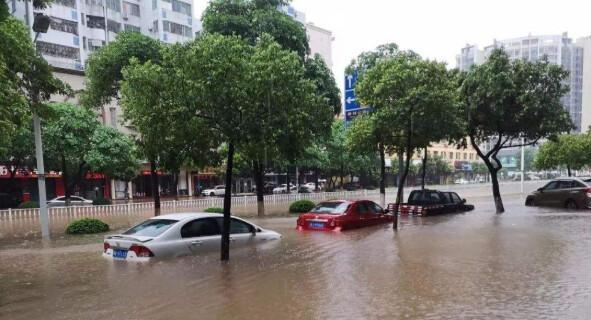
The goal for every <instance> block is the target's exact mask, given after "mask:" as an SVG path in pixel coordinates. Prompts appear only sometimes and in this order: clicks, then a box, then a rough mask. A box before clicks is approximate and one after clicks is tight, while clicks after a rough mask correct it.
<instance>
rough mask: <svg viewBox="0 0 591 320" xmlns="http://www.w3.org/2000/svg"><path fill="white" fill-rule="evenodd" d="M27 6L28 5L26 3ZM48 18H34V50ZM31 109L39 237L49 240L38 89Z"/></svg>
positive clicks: (42, 15)
mask: <svg viewBox="0 0 591 320" xmlns="http://www.w3.org/2000/svg"><path fill="white" fill-rule="evenodd" d="M27 5H28V3H27ZM49 23H50V18H49V17H48V16H46V15H44V14H38V15H36V16H35V21H34V22H33V31H35V32H36V34H35V40H34V41H33V43H34V44H35V48H37V38H38V37H39V34H40V33H47V29H49ZM31 91H32V92H31V95H30V97H31V99H30V100H31V101H29V103H30V104H31V109H32V111H33V130H34V134H35V157H36V158H37V184H38V187H39V220H40V222H41V237H43V238H44V239H49V214H48V212H47V195H46V194H45V191H46V189H45V166H44V163H43V141H42V139H41V119H39V114H38V113H37V107H38V104H39V91H38V88H32V90H31Z"/></svg>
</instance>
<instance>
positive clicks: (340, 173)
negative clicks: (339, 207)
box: [339, 165, 345, 190]
mask: <svg viewBox="0 0 591 320" xmlns="http://www.w3.org/2000/svg"><path fill="white" fill-rule="evenodd" d="M339 175H340V178H341V190H342V189H343V185H344V183H343V176H344V175H345V169H344V167H343V166H342V165H341V172H339Z"/></svg>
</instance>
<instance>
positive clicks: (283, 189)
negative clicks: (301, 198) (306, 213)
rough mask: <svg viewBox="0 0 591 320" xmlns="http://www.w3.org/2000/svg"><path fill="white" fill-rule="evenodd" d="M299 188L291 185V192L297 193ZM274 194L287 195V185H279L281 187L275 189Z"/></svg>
mask: <svg viewBox="0 0 591 320" xmlns="http://www.w3.org/2000/svg"><path fill="white" fill-rule="evenodd" d="M297 189H298V188H297V187H296V186H294V185H292V184H291V183H290V184H289V191H290V192H295V191H296V190H297ZM273 193H275V194H278V193H279V194H280V193H287V184H285V183H284V184H281V185H279V187H277V188H275V189H273Z"/></svg>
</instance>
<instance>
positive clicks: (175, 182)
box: [172, 170, 180, 200]
mask: <svg viewBox="0 0 591 320" xmlns="http://www.w3.org/2000/svg"><path fill="white" fill-rule="evenodd" d="M179 175H180V170H174V171H173V172H172V195H173V196H174V200H178V199H179Z"/></svg>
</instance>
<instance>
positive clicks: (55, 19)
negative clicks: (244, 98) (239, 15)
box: [9, 0, 200, 71]
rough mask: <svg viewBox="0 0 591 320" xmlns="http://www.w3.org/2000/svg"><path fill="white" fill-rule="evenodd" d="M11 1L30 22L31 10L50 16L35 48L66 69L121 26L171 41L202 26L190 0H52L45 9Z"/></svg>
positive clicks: (74, 66)
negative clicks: (49, 20) (45, 29)
mask: <svg viewBox="0 0 591 320" xmlns="http://www.w3.org/2000/svg"><path fill="white" fill-rule="evenodd" d="M9 1H10V3H9V7H11V9H12V11H13V12H14V13H13V15H14V16H15V17H17V18H19V19H22V20H23V21H24V22H25V23H26V24H28V25H29V26H32V24H33V20H34V15H35V14H38V13H41V12H43V13H44V14H46V15H48V16H49V17H50V18H51V24H50V27H49V30H48V32H47V33H44V34H40V35H39V38H38V39H37V50H38V51H39V52H40V53H41V54H42V55H43V57H44V58H45V59H46V60H47V61H48V62H49V63H50V64H51V65H52V66H54V67H56V68H59V69H65V70H78V71H83V70H84V65H85V62H86V59H87V58H88V57H89V55H91V54H92V52H93V51H95V50H96V49H98V48H100V47H102V46H104V45H105V44H106V43H108V42H109V41H112V40H114V39H115V38H116V37H117V34H118V33H119V32H121V31H123V30H129V31H137V32H141V33H143V34H146V35H149V36H151V37H153V38H156V39H159V40H161V41H164V42H168V43H174V42H179V41H187V40H190V39H192V38H193V37H194V36H195V32H196V31H198V29H199V28H200V24H199V22H198V21H196V20H195V19H194V17H193V9H192V7H193V6H192V1H191V0H152V1H140V0H56V1H54V2H53V3H52V4H51V6H50V7H48V8H47V9H44V10H37V9H33V6H32V2H31V1H17V0H9ZM33 36H34V35H33V32H31V37H33Z"/></svg>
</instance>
